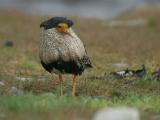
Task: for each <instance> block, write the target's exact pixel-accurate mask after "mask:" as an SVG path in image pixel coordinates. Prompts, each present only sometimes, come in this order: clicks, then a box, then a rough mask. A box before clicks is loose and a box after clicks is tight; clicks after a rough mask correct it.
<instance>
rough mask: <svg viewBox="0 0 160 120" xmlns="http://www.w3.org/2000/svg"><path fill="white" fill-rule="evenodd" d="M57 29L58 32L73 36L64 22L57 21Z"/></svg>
mask: <svg viewBox="0 0 160 120" xmlns="http://www.w3.org/2000/svg"><path fill="white" fill-rule="evenodd" d="M56 28H57V30H58V31H59V32H60V33H64V34H66V35H69V36H71V37H73V36H72V35H71V34H70V33H69V32H68V31H67V30H68V28H69V27H68V25H67V24H66V23H59V24H58V25H57V27H56Z"/></svg>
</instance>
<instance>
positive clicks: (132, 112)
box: [93, 107, 140, 120]
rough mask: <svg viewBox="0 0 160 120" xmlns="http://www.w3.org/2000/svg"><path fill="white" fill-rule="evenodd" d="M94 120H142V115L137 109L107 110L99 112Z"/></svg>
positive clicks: (120, 108) (119, 108)
mask: <svg viewBox="0 0 160 120" xmlns="http://www.w3.org/2000/svg"><path fill="white" fill-rule="evenodd" d="M93 120H140V114H139V111H138V110H137V109H135V108H129V107H117V108H107V109H103V110H101V111H98V112H97V113H96V114H95V116H94V118H93Z"/></svg>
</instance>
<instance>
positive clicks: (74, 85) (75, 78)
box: [72, 75, 77, 96]
mask: <svg viewBox="0 0 160 120" xmlns="http://www.w3.org/2000/svg"><path fill="white" fill-rule="evenodd" d="M76 84H77V75H74V76H73V84H72V88H73V89H72V95H73V96H75V93H76Z"/></svg>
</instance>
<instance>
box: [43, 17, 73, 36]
mask: <svg viewBox="0 0 160 120" xmlns="http://www.w3.org/2000/svg"><path fill="white" fill-rule="evenodd" d="M72 26H73V21H72V20H70V19H67V18H64V17H53V18H51V19H49V20H47V21H44V22H42V23H41V25H40V27H43V28H44V29H45V30H47V29H52V28H56V29H57V31H58V32H60V33H62V34H64V35H65V34H67V35H70V36H71V34H70V33H69V32H68V29H69V28H70V27H72Z"/></svg>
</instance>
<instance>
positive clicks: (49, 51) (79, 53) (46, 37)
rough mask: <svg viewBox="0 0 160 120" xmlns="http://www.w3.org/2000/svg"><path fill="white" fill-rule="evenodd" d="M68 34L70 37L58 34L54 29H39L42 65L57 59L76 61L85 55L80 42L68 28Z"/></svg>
mask: <svg viewBox="0 0 160 120" xmlns="http://www.w3.org/2000/svg"><path fill="white" fill-rule="evenodd" d="M68 32H69V33H70V34H71V36H70V35H67V34H62V33H59V32H58V31H57V30H56V28H52V29H47V30H44V29H43V28H41V40H40V49H39V55H40V59H41V60H42V61H43V62H44V63H51V62H54V61H57V60H59V59H62V60H63V61H70V60H71V61H72V60H78V59H81V58H83V56H85V55H86V52H85V48H84V46H83V43H82V41H81V40H80V39H79V38H78V36H77V35H76V34H75V33H74V31H73V30H72V28H69V29H68Z"/></svg>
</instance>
